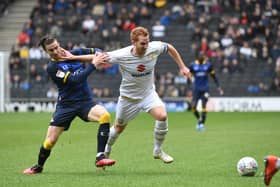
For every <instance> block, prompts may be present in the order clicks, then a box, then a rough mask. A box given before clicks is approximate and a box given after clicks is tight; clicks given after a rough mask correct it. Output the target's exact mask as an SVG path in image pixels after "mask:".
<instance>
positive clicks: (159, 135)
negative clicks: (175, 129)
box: [154, 120, 168, 150]
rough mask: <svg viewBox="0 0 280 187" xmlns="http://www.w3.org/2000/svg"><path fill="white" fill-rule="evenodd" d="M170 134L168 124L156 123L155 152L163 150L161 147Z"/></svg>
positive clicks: (165, 122) (163, 122)
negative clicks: (168, 133)
mask: <svg viewBox="0 0 280 187" xmlns="http://www.w3.org/2000/svg"><path fill="white" fill-rule="evenodd" d="M167 132H168V122H167V120H166V121H156V124H155V129H154V150H161V145H162V144H163V141H164V139H165V135H166V134H167Z"/></svg>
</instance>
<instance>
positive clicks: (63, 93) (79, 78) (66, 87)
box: [47, 48, 100, 104]
mask: <svg viewBox="0 0 280 187" xmlns="http://www.w3.org/2000/svg"><path fill="white" fill-rule="evenodd" d="M96 51H100V49H97V48H79V49H75V50H72V51H70V52H71V53H72V54H73V55H86V54H94V53H95V52H96ZM94 69H95V66H94V65H93V64H90V63H89V64H85V63H81V62H79V61H54V60H53V59H51V61H50V62H49V63H48V68H47V72H48V74H49V76H50V77H51V79H52V80H53V82H54V83H55V84H56V86H57V88H58V104H70V103H75V102H79V101H87V100H92V91H91V90H90V89H89V86H88V83H87V77H88V76H89V75H90V73H91V72H92V71H93V70H94Z"/></svg>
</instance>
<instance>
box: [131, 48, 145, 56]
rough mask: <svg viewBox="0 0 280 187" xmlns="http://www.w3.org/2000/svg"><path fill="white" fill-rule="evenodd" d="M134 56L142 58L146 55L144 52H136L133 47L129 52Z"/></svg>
mask: <svg viewBox="0 0 280 187" xmlns="http://www.w3.org/2000/svg"><path fill="white" fill-rule="evenodd" d="M131 52H132V54H133V55H134V56H138V57H142V56H144V54H145V53H146V51H141V50H137V49H136V47H133V48H132V50H131Z"/></svg>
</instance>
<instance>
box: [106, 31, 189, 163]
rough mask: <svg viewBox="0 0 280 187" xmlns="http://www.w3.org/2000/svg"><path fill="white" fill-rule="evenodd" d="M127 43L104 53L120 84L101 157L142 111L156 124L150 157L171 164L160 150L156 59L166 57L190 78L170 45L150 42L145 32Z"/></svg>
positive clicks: (162, 132)
mask: <svg viewBox="0 0 280 187" xmlns="http://www.w3.org/2000/svg"><path fill="white" fill-rule="evenodd" d="M130 40H131V43H132V45H131V46H128V47H124V48H121V49H118V50H115V51H111V52H107V54H108V55H109V63H116V64H119V70H120V72H121V74H122V81H121V85H120V96H119V99H118V103H117V109H116V120H115V125H114V126H112V127H111V128H110V134H109V139H108V142H107V145H106V148H105V154H107V156H109V154H110V152H111V149H112V145H113V144H114V143H115V141H116V140H117V138H118V136H119V134H120V133H121V132H122V131H123V130H124V129H125V127H126V125H127V124H128V122H129V121H130V120H132V119H134V118H135V117H136V116H137V114H138V113H139V112H140V111H145V112H147V113H149V114H150V115H152V117H153V118H154V119H155V120H156V121H155V128H154V149H153V156H154V158H155V159H161V160H162V161H163V162H164V163H171V162H173V158H172V157H171V156H170V155H168V154H167V153H165V152H164V151H163V150H162V144H163V141H164V139H165V136H166V134H167V132H168V121H167V112H166V108H165V105H164V103H163V102H162V100H161V99H160V97H159V96H158V94H157V93H156V90H155V86H154V69H155V65H156V62H157V58H158V56H159V55H160V54H163V53H168V54H169V55H170V56H171V57H172V58H173V59H174V60H175V62H176V63H177V64H178V66H179V68H180V71H181V73H182V74H183V75H184V76H190V71H189V69H188V68H187V67H186V66H185V64H184V62H183V60H182V58H181V56H180V54H179V53H178V51H177V50H176V49H175V48H174V47H173V46H172V45H171V44H168V43H164V42H161V41H152V42H150V40H149V31H148V30H147V29H146V28H144V27H136V28H135V29H133V30H132V31H131V33H130Z"/></svg>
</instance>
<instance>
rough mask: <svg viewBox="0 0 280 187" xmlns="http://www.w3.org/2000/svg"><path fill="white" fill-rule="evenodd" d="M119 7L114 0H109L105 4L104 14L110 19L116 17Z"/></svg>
mask: <svg viewBox="0 0 280 187" xmlns="http://www.w3.org/2000/svg"><path fill="white" fill-rule="evenodd" d="M117 12H118V10H117V7H116V5H115V4H113V2H112V1H107V3H106V5H105V10H104V14H105V16H107V17H108V18H109V19H115V18H116V16H117Z"/></svg>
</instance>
